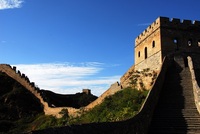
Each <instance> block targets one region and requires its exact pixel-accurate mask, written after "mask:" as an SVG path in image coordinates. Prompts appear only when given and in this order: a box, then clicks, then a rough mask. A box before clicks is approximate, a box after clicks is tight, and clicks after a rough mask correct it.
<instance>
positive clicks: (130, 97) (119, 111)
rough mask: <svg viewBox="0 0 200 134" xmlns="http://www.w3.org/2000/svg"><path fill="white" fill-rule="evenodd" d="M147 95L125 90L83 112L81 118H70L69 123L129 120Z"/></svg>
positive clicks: (144, 92) (141, 92)
mask: <svg viewBox="0 0 200 134" xmlns="http://www.w3.org/2000/svg"><path fill="white" fill-rule="evenodd" d="M147 93H148V91H146V90H145V91H138V90H136V89H131V88H126V89H124V90H122V91H120V92H117V93H116V94H114V95H113V96H110V97H107V98H106V99H105V100H104V102H103V103H101V104H100V105H97V106H96V107H94V108H93V109H91V110H90V111H88V112H85V113H84V114H83V115H82V116H81V117H78V118H74V119H73V118H72V119H71V120H70V122H69V123H70V124H82V123H91V122H113V121H120V120H126V119H129V118H131V117H133V116H134V115H135V114H136V113H137V112H138V111H139V109H140V107H141V105H142V103H143V102H144V99H145V98H146V95H147Z"/></svg>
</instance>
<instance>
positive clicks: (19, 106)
mask: <svg viewBox="0 0 200 134" xmlns="http://www.w3.org/2000/svg"><path fill="white" fill-rule="evenodd" d="M39 92H42V95H43V97H44V98H45V99H46V100H47V101H48V104H50V105H52V104H54V106H57V107H62V106H63V107H75V108H80V107H82V106H85V105H88V104H89V103H90V102H92V101H94V100H95V99H96V98H97V97H96V96H94V95H92V94H89V95H87V94H85V93H77V94H74V95H73V94H71V95H60V94H56V93H53V92H51V91H47V90H40V91H39ZM41 117H44V113H43V106H42V104H41V103H40V101H39V99H38V98H37V97H35V96H34V95H33V94H32V93H31V92H30V91H28V90H27V89H26V88H24V87H23V86H22V85H21V84H19V83H18V82H17V81H15V80H14V79H12V78H11V77H9V76H7V75H6V74H5V73H2V72H0V133H2V132H5V133H8V132H11V133H12V132H13V131H15V132H17V131H18V132H21V131H25V130H26V129H28V130H29V129H31V130H32V129H34V128H30V127H31V125H32V126H34V125H35V124H31V123H32V122H34V121H35V120H38V118H39V119H40V118H41Z"/></svg>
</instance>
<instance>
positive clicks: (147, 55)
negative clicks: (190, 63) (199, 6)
mask: <svg viewBox="0 0 200 134" xmlns="http://www.w3.org/2000/svg"><path fill="white" fill-rule="evenodd" d="M134 51H135V56H134V57H135V65H133V66H132V67H131V68H130V69H129V70H128V71H127V72H126V73H125V74H124V75H123V76H122V77H121V79H120V83H121V85H122V86H123V87H127V86H130V85H129V83H130V79H131V77H132V76H133V75H135V74H134V72H137V71H142V70H144V69H147V68H148V69H150V70H152V71H155V72H157V71H159V70H160V67H161V65H162V63H163V59H164V57H165V56H167V55H170V54H175V53H180V54H183V55H184V54H186V55H187V53H190V54H191V52H192V53H193V54H195V53H196V52H199V51H200V21H191V20H180V19H174V18H173V19H169V18H167V17H159V18H157V19H156V20H155V21H154V22H153V23H152V24H151V25H150V26H149V27H147V29H145V30H144V31H143V32H142V33H141V34H140V35H139V36H138V37H137V38H136V39H135V48H134ZM136 75H137V74H136ZM144 81H147V80H144ZM143 83H144V82H143Z"/></svg>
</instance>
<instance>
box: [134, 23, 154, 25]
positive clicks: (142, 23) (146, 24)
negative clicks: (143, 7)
mask: <svg viewBox="0 0 200 134" xmlns="http://www.w3.org/2000/svg"><path fill="white" fill-rule="evenodd" d="M149 25H151V23H140V24H138V25H137V26H149Z"/></svg>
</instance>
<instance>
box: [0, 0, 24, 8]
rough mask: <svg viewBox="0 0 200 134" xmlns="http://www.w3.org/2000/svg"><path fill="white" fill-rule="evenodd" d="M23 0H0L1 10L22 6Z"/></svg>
mask: <svg viewBox="0 0 200 134" xmlns="http://www.w3.org/2000/svg"><path fill="white" fill-rule="evenodd" d="M22 3H23V0H0V10H4V9H12V8H20V7H21V6H22Z"/></svg>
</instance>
